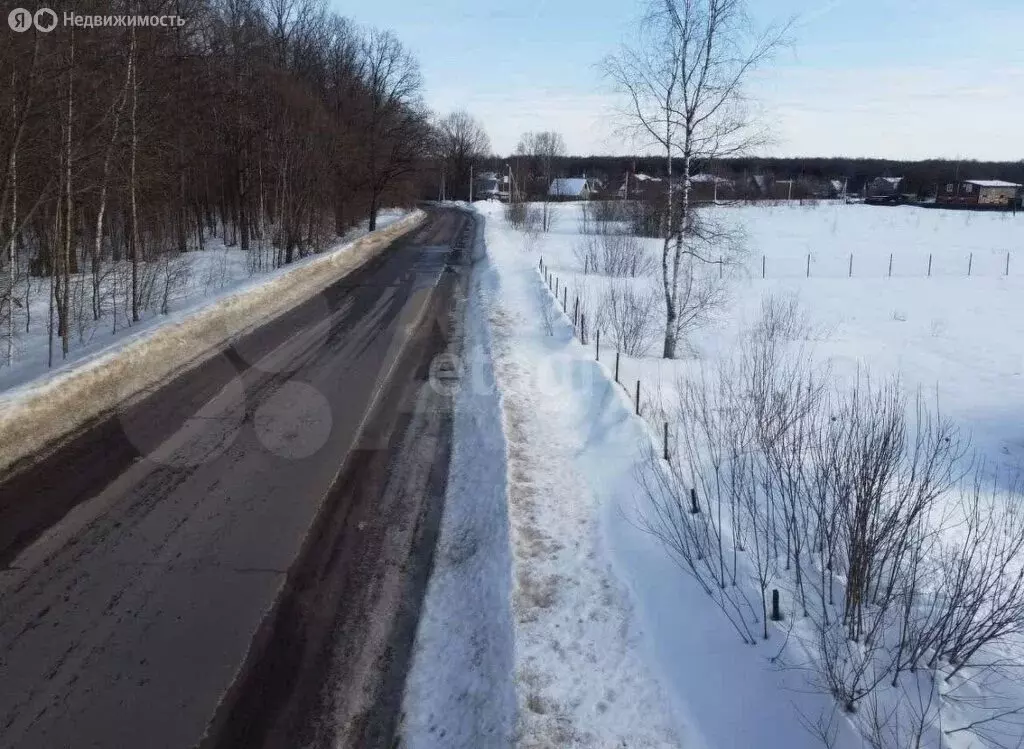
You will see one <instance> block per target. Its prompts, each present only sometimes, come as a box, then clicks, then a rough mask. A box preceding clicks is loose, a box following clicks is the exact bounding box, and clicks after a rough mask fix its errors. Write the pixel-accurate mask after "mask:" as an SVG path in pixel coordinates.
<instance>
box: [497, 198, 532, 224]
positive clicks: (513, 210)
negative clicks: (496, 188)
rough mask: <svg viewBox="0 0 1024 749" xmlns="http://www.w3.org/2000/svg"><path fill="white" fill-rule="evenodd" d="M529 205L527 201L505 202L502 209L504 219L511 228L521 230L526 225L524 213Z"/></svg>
mask: <svg viewBox="0 0 1024 749" xmlns="http://www.w3.org/2000/svg"><path fill="white" fill-rule="evenodd" d="M529 207H530V204H529V203H524V202H509V203H505V205H504V207H503V210H504V213H505V221H506V222H507V223H508V225H509V226H511V227H512V228H513V229H520V230H522V229H523V228H524V227H525V226H526V214H527V212H528V209H529Z"/></svg>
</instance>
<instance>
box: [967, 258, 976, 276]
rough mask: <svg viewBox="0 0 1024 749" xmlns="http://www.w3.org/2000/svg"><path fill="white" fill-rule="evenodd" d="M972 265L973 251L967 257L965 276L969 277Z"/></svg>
mask: <svg viewBox="0 0 1024 749" xmlns="http://www.w3.org/2000/svg"><path fill="white" fill-rule="evenodd" d="M973 267H974V253H973V252H972V253H971V255H970V257H968V258H967V277H968V278H970V277H971V268H973Z"/></svg>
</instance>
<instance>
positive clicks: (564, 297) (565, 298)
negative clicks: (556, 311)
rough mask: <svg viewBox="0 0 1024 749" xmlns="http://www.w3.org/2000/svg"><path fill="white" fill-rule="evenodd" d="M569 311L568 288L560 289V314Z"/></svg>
mask: <svg viewBox="0 0 1024 749" xmlns="http://www.w3.org/2000/svg"><path fill="white" fill-rule="evenodd" d="M568 311H569V287H568V286H563V287H562V312H568Z"/></svg>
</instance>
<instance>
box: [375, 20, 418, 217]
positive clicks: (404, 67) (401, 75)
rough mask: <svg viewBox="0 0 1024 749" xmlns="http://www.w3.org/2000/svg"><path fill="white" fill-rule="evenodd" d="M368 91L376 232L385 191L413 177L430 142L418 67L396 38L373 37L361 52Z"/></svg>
mask: <svg viewBox="0 0 1024 749" xmlns="http://www.w3.org/2000/svg"><path fill="white" fill-rule="evenodd" d="M361 57H362V66H361V69H362V72H363V82H364V85H365V86H366V97H367V100H368V101H367V104H366V112H365V118H366V124H365V128H366V134H367V154H368V169H367V172H368V176H367V179H368V182H369V185H368V187H369V192H370V217H369V219H370V220H369V228H370V230H371V231H373V230H374V229H376V228H377V210H378V209H379V207H380V198H381V195H383V193H384V190H385V189H386V188H387V187H388V186H389V185H390V184H391V183H392V182H393V181H395V180H396V179H398V178H399V177H402V176H403V175H406V174H408V173H410V172H411V171H412V170H413V168H414V167H415V165H416V162H417V159H418V158H419V157H420V156H421V154H422V153H423V151H424V145H425V144H426V142H427V139H428V129H427V120H426V111H425V109H424V107H423V103H422V99H421V94H422V88H423V79H422V76H421V75H420V69H419V65H418V64H417V62H416V60H415V59H413V57H412V55H411V54H409V52H408V51H407V50H406V49H405V47H404V46H403V45H402V43H401V42H400V41H399V40H398V38H397V37H395V35H394V34H392V33H391V32H388V31H377V30H372V31H370V32H369V33H368V34H367V35H366V37H365V39H364V40H363V44H362V47H361Z"/></svg>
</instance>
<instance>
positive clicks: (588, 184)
mask: <svg viewBox="0 0 1024 749" xmlns="http://www.w3.org/2000/svg"><path fill="white" fill-rule="evenodd" d="M599 189H600V188H599V187H598V185H597V184H596V183H595V181H594V180H590V179H587V178H586V177H556V178H555V179H553V180H551V185H550V186H549V187H548V197H551V198H555V199H556V200H590V196H591V195H593V194H594V193H596V192H597V191H598V190H599Z"/></svg>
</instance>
